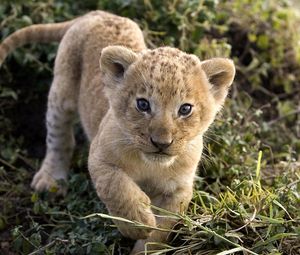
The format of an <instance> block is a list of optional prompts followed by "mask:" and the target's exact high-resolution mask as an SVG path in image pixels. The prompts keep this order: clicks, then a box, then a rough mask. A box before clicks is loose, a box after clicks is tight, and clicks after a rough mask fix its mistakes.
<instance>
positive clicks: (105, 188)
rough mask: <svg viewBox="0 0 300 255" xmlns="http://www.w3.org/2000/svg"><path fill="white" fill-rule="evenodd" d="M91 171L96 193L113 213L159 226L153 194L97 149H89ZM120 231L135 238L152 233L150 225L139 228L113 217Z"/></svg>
mask: <svg viewBox="0 0 300 255" xmlns="http://www.w3.org/2000/svg"><path fill="white" fill-rule="evenodd" d="M89 171H90V174H91V178H92V181H93V183H94V186H95V188H96V191H97V194H98V196H99V197H100V199H101V200H102V202H104V204H105V205H106V207H107V209H108V211H109V213H110V214H111V215H113V216H118V217H122V218H125V219H128V220H131V221H137V222H140V223H143V224H145V225H149V226H152V227H155V226H156V220H155V216H154V214H153V213H152V211H151V208H150V204H151V201H150V198H149V197H148V196H147V195H146V194H145V193H144V192H143V191H142V190H141V189H140V188H139V187H138V186H137V185H136V183H135V182H134V181H133V180H132V179H131V178H130V177H129V176H128V175H127V174H126V173H125V172H124V171H123V170H122V169H120V168H118V167H116V166H115V165H113V164H109V163H107V162H105V160H104V159H103V158H102V157H101V155H98V154H97V153H93V152H91V153H90V156H89ZM114 223H115V224H116V225H117V227H118V229H119V231H120V232H121V233H122V234H123V235H124V236H126V237H129V238H132V239H135V240H137V239H145V238H147V237H149V235H150V233H151V229H141V228H136V227H134V226H133V225H131V224H129V223H124V222H121V221H117V220H114Z"/></svg>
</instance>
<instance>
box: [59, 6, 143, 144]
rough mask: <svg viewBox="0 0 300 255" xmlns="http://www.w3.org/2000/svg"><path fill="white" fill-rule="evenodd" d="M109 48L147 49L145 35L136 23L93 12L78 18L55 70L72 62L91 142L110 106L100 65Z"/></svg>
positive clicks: (63, 44) (101, 12) (80, 104)
mask: <svg viewBox="0 0 300 255" xmlns="http://www.w3.org/2000/svg"><path fill="white" fill-rule="evenodd" d="M109 45H123V46H126V47H128V48H131V49H132V50H134V51H136V52H139V51H141V50H143V49H146V45H145V41H144V37H143V33H142V31H141V29H140V28H139V26H138V25H137V24H136V23H135V22H133V21H132V20H130V19H128V18H124V17H119V16H116V15H114V14H110V13H107V12H104V11H94V12H91V13H89V14H87V15H85V16H83V17H81V18H80V19H78V21H77V22H76V23H75V24H74V25H73V26H72V27H71V28H70V29H69V30H68V31H67V33H66V34H65V36H64V38H63V40H62V42H61V44H60V47H59V51H58V55H57V63H56V67H57V68H56V69H59V66H62V67H63V66H64V65H63V63H64V62H66V61H69V62H73V63H72V65H73V67H74V68H72V70H70V72H73V73H74V74H75V75H77V76H78V78H77V79H78V84H77V85H76V87H77V88H78V87H79V92H80V93H79V95H78V100H79V102H78V103H79V104H78V107H79V113H80V118H81V121H82V125H83V127H84V129H85V132H86V134H87V135H88V138H89V139H90V140H91V139H92V138H93V137H94V136H95V134H96V132H97V130H98V127H99V124H100V122H101V120H102V118H103V117H104V115H105V113H106V112H107V110H108V107H109V105H108V101H107V99H106V98H105V96H104V93H103V91H102V88H103V85H102V81H101V74H100V66H99V59H100V56H101V51H102V49H103V48H105V47H106V46H109ZM58 72H59V70H58Z"/></svg>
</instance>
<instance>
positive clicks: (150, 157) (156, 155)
mask: <svg viewBox="0 0 300 255" xmlns="http://www.w3.org/2000/svg"><path fill="white" fill-rule="evenodd" d="M142 158H143V160H145V161H146V162H147V163H148V164H149V163H150V164H151V163H159V164H164V165H171V164H173V163H174V161H175V159H176V156H174V155H170V154H168V153H166V152H163V151H156V152H142Z"/></svg>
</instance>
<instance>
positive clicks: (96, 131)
mask: <svg viewBox="0 0 300 255" xmlns="http://www.w3.org/2000/svg"><path fill="white" fill-rule="evenodd" d="M61 33H62V32H61ZM63 34H64V35H63V37H62V41H61V43H60V46H59V49H58V53H57V58H56V61H55V67H54V80H53V84H52V86H51V89H50V92H49V99H48V110H47V116H46V125H47V141H46V142H47V153H46V156H45V159H44V161H43V164H42V166H41V169H40V170H39V171H38V172H37V173H36V175H35V176H34V179H33V181H32V187H33V188H34V189H35V190H37V191H42V190H47V189H49V188H51V187H52V186H55V185H57V181H58V180H59V179H63V180H66V179H67V173H68V168H69V164H70V159H71V156H72V151H73V148H74V138H73V131H72V122H73V119H74V116H75V115H76V113H77V112H79V115H80V118H81V123H82V125H83V127H84V130H85V133H86V135H87V137H88V139H89V140H90V141H91V146H90V152H89V159H88V168H89V172H90V175H91V179H92V181H93V183H94V185H95V188H96V191H97V194H98V196H99V197H100V199H101V200H102V201H103V202H104V203H105V205H106V207H107V208H108V210H109V212H110V213H111V214H112V215H115V216H119V217H124V218H127V219H129V220H133V221H138V222H141V223H143V224H146V225H149V226H152V227H157V226H158V227H163V228H170V227H172V226H173V224H174V222H173V221H172V220H170V219H165V218H161V217H155V215H154V213H155V214H158V212H157V211H155V210H153V209H151V207H150V204H153V205H156V206H159V207H162V208H164V209H166V210H170V211H173V212H181V211H183V210H185V209H186V208H187V206H188V204H189V202H190V200H191V197H192V188H193V179H194V177H195V172H196V169H197V164H198V162H199V160H200V157H201V153H202V147H203V142H202V137H203V134H204V133H205V131H206V130H207V129H208V127H209V126H210V125H211V123H212V122H213V120H214V118H215V115H216V114H217V112H218V111H219V110H220V109H221V107H222V105H223V103H224V100H225V97H226V96H227V93H228V89H229V87H230V86H231V83H232V81H233V77H234V73H235V69H234V65H233V63H232V61H231V60H228V59H223V58H216V59H210V60H206V61H202V62H201V61H200V60H199V59H198V58H197V57H196V56H195V55H191V54H187V53H185V52H182V51H180V50H178V49H175V48H171V47H161V48H157V49H154V50H150V49H147V48H146V46H145V42H144V39H143V35H142V32H141V30H140V29H139V27H138V26H137V25H136V23H134V22H133V21H131V20H129V19H126V18H122V17H118V16H115V15H112V14H109V13H106V12H102V11H96V12H92V13H91V14H88V15H85V16H83V17H81V18H79V19H77V20H75V21H73V22H72V25H71V26H69V27H68V29H65V30H64V32H63ZM60 37H61V35H59V36H58V38H60ZM4 42H5V44H7V42H9V41H7V40H6V41H4ZM120 45H122V46H120ZM1 47H2V49H3V48H5V47H7V46H5V47H3V45H1V46H0V49H1ZM13 47H14V46H13ZM13 47H10V46H9V47H8V48H13ZM5 54H6V53H5ZM5 54H4V55H5ZM2 58H3V57H2ZM99 59H100V64H99ZM99 67H100V68H99ZM141 98H142V99H143V100H147V101H148V102H149V105H150V110H148V111H141V110H140V109H138V106H137V99H141ZM183 104H190V105H191V106H192V111H191V113H190V114H188V115H187V116H182V115H180V114H179V109H180V107H181V106H182V105H183ZM59 192H61V193H64V192H66V188H65V187H61V186H60V187H59ZM115 223H116V225H117V226H118V228H119V230H120V231H121V233H122V234H123V235H125V236H128V237H130V238H133V239H137V240H138V241H137V242H136V244H135V247H134V249H133V251H132V254H135V253H138V252H143V251H144V245H145V243H146V242H161V241H166V240H167V234H166V233H165V232H160V231H151V229H141V228H134V227H132V226H130V225H129V224H127V223H124V222H119V221H115ZM151 248H155V247H153V246H152V247H151Z"/></svg>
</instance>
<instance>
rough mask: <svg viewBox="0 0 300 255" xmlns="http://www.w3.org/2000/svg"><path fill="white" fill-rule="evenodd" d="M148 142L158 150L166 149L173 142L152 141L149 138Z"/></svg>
mask: <svg viewBox="0 0 300 255" xmlns="http://www.w3.org/2000/svg"><path fill="white" fill-rule="evenodd" d="M150 140H151V143H152V144H153V145H154V146H155V147H156V148H158V149H160V150H165V149H167V148H168V147H169V146H170V145H171V144H172V143H173V140H171V141H155V140H153V139H152V137H151V138H150Z"/></svg>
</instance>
